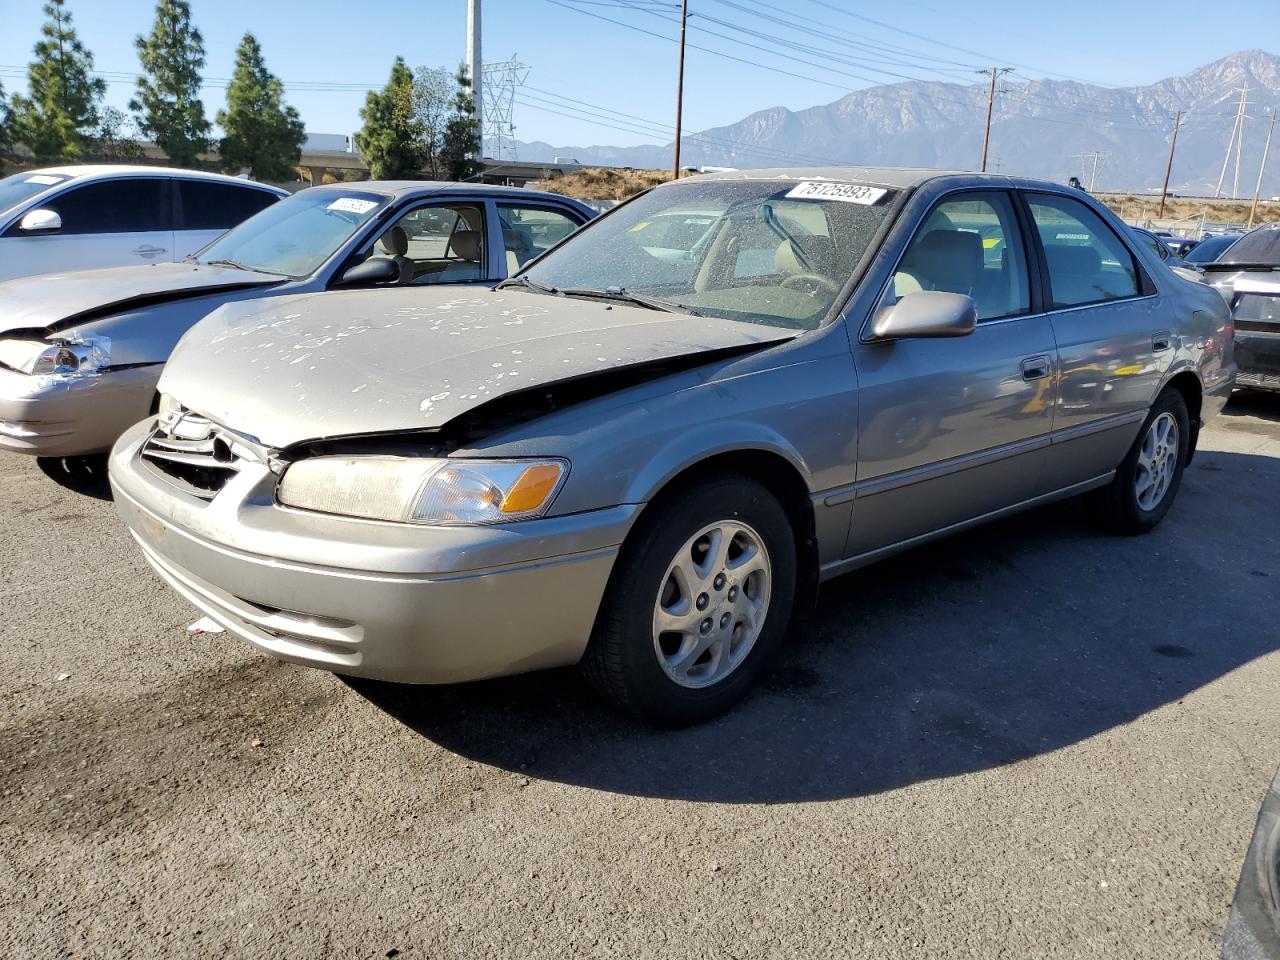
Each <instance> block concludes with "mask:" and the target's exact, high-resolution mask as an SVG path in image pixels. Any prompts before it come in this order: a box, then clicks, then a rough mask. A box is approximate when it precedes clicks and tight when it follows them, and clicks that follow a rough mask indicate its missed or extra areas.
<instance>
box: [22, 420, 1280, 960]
mask: <svg viewBox="0 0 1280 960" xmlns="http://www.w3.org/2000/svg"><path fill="white" fill-rule="evenodd" d="M1278 500H1280V398H1266V397H1262V398H1256V399H1252V398H1251V399H1247V400H1244V401H1241V400H1236V401H1233V404H1232V405H1231V406H1230V407H1229V408H1228V413H1227V414H1225V415H1224V416H1222V417H1220V418H1219V419H1218V420H1217V421H1216V422H1215V423H1214V424H1213V425H1212V426H1211V427H1210V428H1209V429H1208V430H1207V431H1206V432H1205V434H1204V436H1203V438H1202V441H1201V451H1200V453H1199V455H1198V456H1197V457H1196V460H1195V463H1194V464H1193V465H1192V466H1191V467H1190V468H1189V470H1188V472H1187V474H1186V477H1185V480H1184V482H1183V486H1182V490H1181V492H1180V494H1179V497H1178V500H1177V503H1176V504H1175V505H1174V507H1173V510H1172V511H1171V513H1170V514H1169V516H1168V518H1167V519H1166V520H1165V522H1164V524H1163V525H1162V526H1161V527H1160V528H1159V529H1158V530H1157V531H1155V532H1154V533H1152V534H1151V535H1148V536H1145V537H1137V538H1114V537H1110V536H1108V535H1105V534H1103V533H1100V532H1098V531H1097V530H1096V529H1094V528H1093V527H1091V526H1090V525H1089V524H1088V522H1087V520H1086V519H1085V517H1084V515H1083V514H1082V512H1081V510H1080V508H1079V506H1078V505H1077V504H1075V503H1064V504H1059V505H1055V506H1052V507H1049V508H1046V509H1042V510H1038V511H1036V512H1033V513H1030V514H1026V515H1023V516H1020V517H1017V518H1013V519H1010V520H1008V521H1005V522H1001V523H998V524H996V525H993V526H989V527H987V528H985V529H982V530H978V531H974V532H971V533H969V534H966V535H963V536H960V537H957V538H954V539H951V540H948V541H946V542H943V543H939V544H935V545H932V546H929V547H925V548H921V549H918V550H916V551H914V552H912V553H910V554H907V555H904V556H901V557H898V558H896V559H893V560H890V561H886V562H884V563H882V564H879V565H877V566H875V567H872V568H868V569H866V570H863V571H859V572H857V573H855V574H852V575H850V576H848V577H845V578H843V579H841V580H838V581H835V582H834V583H831V584H829V585H828V586H827V587H826V589H825V592H824V595H823V598H822V601H821V604H820V607H819V610H818V612H817V614H816V615H815V616H814V617H813V618H812V619H811V620H810V621H809V622H807V623H805V624H803V625H801V627H800V628H799V629H798V630H797V631H796V632H795V634H794V635H793V638H792V643H791V646H790V649H789V650H788V651H787V652H786V653H785V655H784V657H783V659H782V661H781V663H780V664H779V666H778V668H777V670H776V671H775V672H774V674H773V675H772V676H771V677H770V678H769V680H768V682H767V683H766V684H765V685H764V687H763V689H761V690H760V691H759V692H758V693H756V694H755V695H754V696H753V697H752V698H751V699H750V700H749V701H748V702H747V703H745V704H744V705H743V706H741V707H740V708H739V709H737V710H735V711H734V712H732V713H731V714H729V715H728V716H726V717H724V718H722V719H720V720H718V721H716V722H713V723H710V724H707V725H704V726H702V727H698V728H696V729H691V730H685V731H680V732H675V733H671V732H658V731H652V730H647V729H643V728H638V727H636V726H633V725H632V724H630V723H628V722H627V721H625V720H622V719H619V718H618V717H617V716H615V715H613V714H612V713H610V712H609V711H608V710H607V709H606V708H604V707H602V706H600V705H598V704H597V703H596V701H595V700H593V699H592V698H591V696H590V694H589V693H588V691H587V690H586V689H585V687H584V686H583V685H582V684H581V683H580V682H579V681H578V679H577V677H576V675H575V674H574V673H573V672H572V671H558V672H552V673H545V674H539V675H533V676H527V677H519V678H513V679H508V680H502V681H494V682H486V683H480V684H471V685H466V686H460V687H450V688H401V687H395V686H391V685H386V684H376V683H367V682H361V683H356V682H346V681H343V680H341V679H339V678H336V677H333V676H330V675H328V674H325V673H321V672H318V671H313V670H308V669H305V668H301V667H295V666H290V665H285V664H280V663H276V662H273V661H271V660H269V659H267V658H266V657H264V656H262V655H260V654H258V653H256V652H254V651H253V650H252V649H250V648H249V647H248V646H247V645H245V644H243V643H241V642H240V641H238V640H236V639H235V638H234V637H231V636H229V635H227V634H220V635H219V634H205V635H202V636H192V635H190V634H189V633H188V632H187V629H186V628H187V626H188V624H190V623H191V622H192V621H194V620H195V619H196V618H197V616H198V614H197V613H196V612H195V611H194V610H193V609H192V608H191V607H190V606H188V605H187V604H186V603H185V602H184V601H183V600H181V599H180V598H179V597H177V596H176V595H175V594H174V593H172V592H171V591H170V590H169V589H168V588H166V587H165V586H164V585H163V584H162V583H161V582H160V580H159V579H158V578H157V577H156V576H155V575H154V574H152V572H151V571H150V569H149V568H148V567H147V565H146V563H145V562H144V561H143V559H142V557H141V556H140V554H139V552H138V551H137V549H136V548H135V547H134V544H133V543H132V540H131V538H130V537H129V535H128V533H127V531H126V530H125V529H124V527H123V526H122V525H121V523H120V522H119V521H118V520H117V519H116V517H115V514H114V511H113V508H112V505H111V503H110V500H109V491H108V490H107V488H106V486H105V483H104V482H103V478H102V476H101V475H100V474H99V473H98V472H97V469H96V468H95V467H94V465H93V464H89V465H87V466H86V465H84V464H72V465H70V468H68V465H66V464H62V463H57V462H52V463H50V462H36V461H33V460H28V459H23V458H19V457H16V456H10V455H0V557H2V558H3V568H2V569H3V577H2V578H0V654H2V655H3V663H4V669H3V672H2V673H0V957H4V958H9V960H25V958H45V957H95V958H96V957H121V958H123V957H129V958H141V957H219V958H220V957H273V958H274V957H288V958H306V957H369V958H379V957H395V956H399V957H404V958H431V960H442V958H466V960H479V958H487V957H504V958H505V957H513V958H515V957H519V958H541V957H570V956H572V957H602V958H603V957H609V958H648V957H681V958H683V957H698V958H720V957H734V958H746V957H787V958H809V957H812V958H830V957H846V956H847V957H875V958H878V960H880V958H894V957H929V958H942V957H983V958H992V957H1008V958H1018V960H1022V958H1031V957H1088V958H1091V960H1092V958H1107V957H1116V958H1126V960H1128V958H1135V957H1152V958H1161V960H1168V958H1174V957H1176V958H1187V957H1205V958H1208V957H1213V956H1216V954H1217V951H1218V944H1219V937H1220V933H1221V930H1222V927H1223V925H1224V923H1225V920H1226V916H1227V910H1228V906H1229V904H1230V899H1231V895H1232V891H1233V889H1234V886H1235V882H1236V879H1237V875H1238V871H1239V866H1240V861H1241V859H1242V857H1243V855H1244V851H1245V848H1246V846H1247V845H1248V841H1249V836H1250V832H1251V830H1252V828H1253V822H1254V817H1255V815H1256V813H1257V808H1258V804H1259V803H1260V801H1261V799H1262V797H1263V795H1264V793H1265V791H1266V789H1267V785H1268V784H1269V782H1270V781H1271V779H1272V777H1273V776H1274V774H1275V772H1276V768H1277V766H1278V765H1280V697H1278V696H1277V691H1280V656H1277V654H1276V651H1277V648H1278V647H1280V630H1278V628H1277V601H1278V600H1280V537H1278V534H1280V510H1278V508H1277V502H1278Z"/></svg>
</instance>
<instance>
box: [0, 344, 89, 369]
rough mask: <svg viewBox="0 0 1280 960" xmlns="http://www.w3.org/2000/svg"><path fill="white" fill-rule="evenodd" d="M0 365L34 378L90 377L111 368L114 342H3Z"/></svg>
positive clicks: (0, 345) (0, 349) (0, 346)
mask: <svg viewBox="0 0 1280 960" xmlns="http://www.w3.org/2000/svg"><path fill="white" fill-rule="evenodd" d="M0 363H2V364H4V365H5V366H6V367H9V368H10V369H11V370H17V371H19V372H20V373H29V374H31V375H33V376H53V377H87V376H91V375H92V374H95V373H100V372H101V371H102V370H103V368H104V367H109V366H110V365H111V340H110V339H109V338H107V337H75V338H68V339H63V340H54V341H49V340H0Z"/></svg>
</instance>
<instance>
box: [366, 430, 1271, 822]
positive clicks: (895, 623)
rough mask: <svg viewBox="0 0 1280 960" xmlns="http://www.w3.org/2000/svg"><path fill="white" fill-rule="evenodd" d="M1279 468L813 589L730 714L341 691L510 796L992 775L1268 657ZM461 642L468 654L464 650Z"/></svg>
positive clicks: (521, 692) (542, 687) (544, 677)
mask: <svg viewBox="0 0 1280 960" xmlns="http://www.w3.org/2000/svg"><path fill="white" fill-rule="evenodd" d="M1276 489H1280V460H1277V459H1273V458H1270V457H1262V456H1254V455H1243V454H1229V453H1211V452H1202V453H1200V454H1199V455H1197V458H1196V461H1195V463H1194V464H1193V465H1192V466H1191V467H1190V468H1189V470H1188V471H1187V473H1186V475H1185V478H1184V484H1183V488H1182V494H1181V496H1180V497H1179V499H1178V501H1177V503H1176V504H1175V505H1174V508H1173V510H1172V511H1171V513H1170V515H1169V516H1168V518H1167V519H1166V521H1165V523H1164V524H1163V525H1162V526H1161V527H1160V528H1159V529H1157V530H1156V531H1155V532H1153V533H1151V534H1149V535H1147V536H1144V537H1113V536H1110V535H1108V534H1105V533H1102V532H1100V531H1098V530H1097V529H1096V528H1094V527H1092V526H1091V525H1090V523H1089V522H1088V518H1087V516H1086V515H1085V513H1084V510H1083V509H1082V507H1081V505H1080V504H1079V503H1078V502H1075V501H1071V502H1066V503H1062V504H1058V505H1054V506H1051V507H1047V508H1044V509H1041V510H1037V511H1034V512H1031V513H1027V514H1024V515H1022V516H1019V517H1014V518H1011V519H1009V520H1006V521H1002V522H999V523H996V524H993V525H989V526H987V527H984V528H981V529H978V530H974V531H971V532H969V533H966V534H963V535H960V536H957V537H954V538H951V539H949V540H945V541H940V542H938V543H935V544H932V545H928V546H925V547H921V548H919V549H916V550H914V551H911V552H910V553H907V554H903V555H901V556H899V557H897V558H894V559H890V560H886V561H884V562H882V563H879V564H877V565H875V566H871V567H868V568H865V569H863V570H861V571H857V572H855V573H853V574H851V575H848V576H845V577H843V578H840V579H838V580H835V581H832V582H831V583H829V584H827V585H826V586H825V588H824V591H823V597H822V600H821V602H820V603H819V607H818V610H817V611H816V613H815V615H814V616H813V617H812V618H810V619H809V620H808V621H807V622H804V623H801V624H799V625H798V627H797V628H796V629H795V630H794V631H793V634H792V637H791V642H790V647H789V648H788V649H787V650H786V651H785V652H784V653H783V655H782V657H781V659H780V661H779V663H778V664H777V665H776V667H775V669H774V670H773V672H772V673H771V675H770V676H769V677H768V678H767V679H766V680H765V681H764V682H763V684H762V685H761V687H760V688H759V689H758V691H757V692H756V693H755V694H754V695H753V696H752V697H750V698H749V699H748V700H747V701H746V702H745V703H743V704H742V705H740V706H739V707H738V708H737V709H735V710H733V711H732V712H730V713H729V714H727V715H726V716H724V717H721V718H719V719H717V720H715V721H713V722H710V723H707V724H704V725H702V726H699V727H694V728H690V729H685V730H677V731H662V730H652V729H648V728H645V727H641V726H638V725H636V724H634V723H632V722H630V721H628V720H627V719H625V718H622V717H619V716H618V715H616V714H614V713H613V712H611V711H610V710H609V709H608V708H606V707H604V706H602V705H600V704H599V703H598V702H597V701H596V700H595V699H594V698H592V697H591V695H590V693H589V692H588V690H587V689H586V687H585V684H583V683H582V682H581V681H580V680H579V679H578V677H577V674H576V672H574V671H570V670H561V671H552V672H547V673H541V674H535V675H529V676H524V677H515V678H509V679H503V680H494V681H486V682H482V683H473V684H466V685H459V686H453V687H437V688H415V687H404V686H397V685H394V684H384V683H376V682H371V681H351V683H352V686H353V687H354V689H356V690H357V691H358V692H359V693H360V694H361V695H363V696H364V697H366V698H368V699H369V700H370V701H372V702H373V703H374V704H376V705H377V706H379V707H381V708H382V709H384V710H386V711H387V712H388V713H390V714H391V715H392V716H394V717H395V718H397V719H398V720H399V721H401V722H403V723H404V724H406V725H407V726H409V727H410V728H412V729H413V730H415V731H417V732H418V733H420V734H421V735H422V736H424V737H427V738H429V739H430V740H432V741H434V742H436V743H438V744H440V745H441V746H443V747H445V748H447V749H449V750H452V751H455V752H456V753H458V754H461V755H463V756H466V757H468V758H471V759H474V760H477V761H480V762H484V763H488V764H492V765H494V766H497V767H501V768H505V769H510V770H513V771H523V772H524V773H525V774H526V775H527V776H530V777H539V778H544V779H547V780H552V781H559V782H564V783H571V784H576V785H581V786H587V787H593V788H597V789H600V790H608V791H613V792H617V793H623V794H632V795H640V796H652V797H665V798H680V799H686V800H701V801H720V802H766V803H768V802H775V803H776V802H797V801H818V800H830V799H837V798H842V797H849V796H856V795H865V794H872V793H877V792H880V791H884V790H890V789H893V788H895V787H900V786H904V785H907V784H911V783H915V782H918V781H922V780H930V779H935V778H939V777H949V776H954V775H957V774H963V773H969V772H972V771H977V770H983V769H987V768H992V767H998V766H1000V765H1003V764H1010V763H1015V762H1017V761H1019V760H1023V759H1026V758H1028V757H1033V756H1036V755H1038V754H1041V753H1047V752H1049V751H1052V750H1056V749H1059V748H1061V747H1065V746H1068V745H1070V744H1073V743H1076V742H1078V741H1080V740H1083V739H1085V738H1087V737H1091V736H1094V735H1096V734H1099V733H1102V732H1104V731H1106V730H1108V729H1110V728H1112V727H1115V726H1117V725H1120V724H1124V723H1128V722H1130V721H1133V720H1135V719H1137V718H1138V717H1140V716H1142V715H1143V714H1144V713H1147V712H1148V711H1150V710H1153V709H1155V708H1157V707H1160V706H1162V705H1164V704H1167V703H1170V702H1173V701H1177V700H1179V699H1180V698H1182V697H1183V696H1184V695H1186V694H1188V693H1190V692H1191V691H1194V690H1196V689H1197V688H1199V687H1201V686H1203V685H1205V684H1207V683H1210V682H1211V681H1213V680H1215V679H1217V678H1219V677H1221V676H1223V675H1224V674H1226V673H1228V672H1229V671H1231V670H1233V669H1235V668H1237V667H1239V666H1241V665H1242V664H1245V663H1247V662H1249V661H1251V660H1253V659H1255V658H1257V657H1260V656H1262V655H1264V654H1266V653H1269V652H1271V651H1273V650H1275V649H1276V648H1277V646H1280V639H1278V638H1277V636H1276V632H1275V627H1274V600H1275V597H1276V594H1277V587H1280V546H1277V541H1280V537H1277V536H1275V534H1276V533H1280V530H1272V531H1266V530H1260V529H1259V524H1267V525H1270V526H1272V527H1276V526H1278V524H1277V520H1276V513H1275V512H1274V503H1273V502H1272V501H1273V497H1274V491H1275V490H1276ZM475 642H482V640H481V638H476V640H475Z"/></svg>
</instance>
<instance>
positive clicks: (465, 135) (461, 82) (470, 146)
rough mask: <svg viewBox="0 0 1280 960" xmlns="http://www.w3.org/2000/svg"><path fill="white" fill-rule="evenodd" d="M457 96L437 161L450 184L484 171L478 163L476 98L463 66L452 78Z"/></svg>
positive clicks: (478, 138) (478, 141)
mask: <svg viewBox="0 0 1280 960" xmlns="http://www.w3.org/2000/svg"><path fill="white" fill-rule="evenodd" d="M453 79H454V82H455V83H456V84H457V92H456V93H455V94H454V98H453V116H451V117H450V118H449V122H448V123H447V124H445V128H444V144H443V145H442V147H441V149H440V157H441V160H442V161H443V162H444V167H445V171H446V172H447V174H448V176H449V179H450V180H469V179H471V178H472V177H474V176H475V175H476V174H478V173H480V172H481V171H482V170H483V169H484V164H483V163H481V162H480V124H479V122H478V121H477V120H476V98H475V95H474V94H473V93H472V92H471V78H470V76H469V75H468V73H467V67H466V65H465V64H463V65H462V66H459V67H458V72H457V74H455V75H454V78H453Z"/></svg>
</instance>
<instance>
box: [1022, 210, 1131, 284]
mask: <svg viewBox="0 0 1280 960" xmlns="http://www.w3.org/2000/svg"><path fill="white" fill-rule="evenodd" d="M1027 202H1028V203H1029V204H1030V205H1031V216H1032V217H1033V218H1034V219H1035V223H1036V230H1037V231H1038V232H1039V234H1040V242H1041V244H1042V245H1043V246H1044V255H1045V261H1046V264H1047V266H1048V268H1049V285H1050V287H1051V288H1052V295H1053V305H1054V306H1055V307H1077V306H1082V305H1084V304H1088V303H1103V302H1105V301H1107V300H1120V299H1123V298H1125V297H1136V296H1138V295H1139V293H1141V290H1142V283H1141V280H1140V279H1139V274H1138V264H1137V262H1136V261H1135V260H1134V259H1133V254H1132V253H1130V252H1129V248H1128V247H1126V246H1125V245H1124V241H1122V240H1121V239H1120V238H1119V237H1118V236H1116V233H1115V231H1114V230H1112V229H1111V228H1110V227H1109V226H1107V225H1106V223H1104V222H1103V220H1102V218H1101V217H1099V216H1098V215H1097V214H1096V213H1094V212H1093V211H1092V210H1090V209H1089V208H1088V207H1087V206H1085V205H1084V204H1083V203H1081V202H1080V201H1079V200H1073V199H1071V198H1070V197H1056V196H1050V195H1048V194H1033V195H1028V196H1027Z"/></svg>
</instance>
